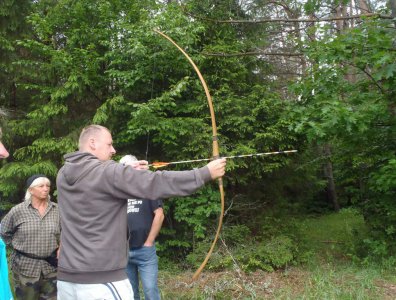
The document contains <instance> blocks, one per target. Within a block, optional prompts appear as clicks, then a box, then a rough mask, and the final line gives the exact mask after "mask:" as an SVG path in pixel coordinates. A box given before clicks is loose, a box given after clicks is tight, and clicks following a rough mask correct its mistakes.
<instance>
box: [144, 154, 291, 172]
mask: <svg viewBox="0 0 396 300" xmlns="http://www.w3.org/2000/svg"><path fill="white" fill-rule="evenodd" d="M295 152H297V150H286V151H276V152H264V153H253V154H242V155H232V156H225V157H221V158H226V159H233V158H244V157H253V156H268V155H276V154H287V153H295ZM209 160H212V158H201V159H190V160H180V161H171V162H154V163H152V164H149V165H148V166H149V167H153V168H154V169H159V168H163V167H166V166H169V165H177V164H189V163H193V162H200V161H209Z"/></svg>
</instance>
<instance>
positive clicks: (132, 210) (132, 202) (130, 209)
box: [127, 199, 143, 214]
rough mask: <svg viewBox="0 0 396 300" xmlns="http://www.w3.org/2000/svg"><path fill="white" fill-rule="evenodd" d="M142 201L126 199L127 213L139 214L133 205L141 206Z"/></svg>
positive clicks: (137, 208)
mask: <svg viewBox="0 0 396 300" xmlns="http://www.w3.org/2000/svg"><path fill="white" fill-rule="evenodd" d="M142 203H143V201H142V200H137V199H128V210H127V213H128V214H129V213H137V212H139V209H140V208H139V207H135V205H142Z"/></svg>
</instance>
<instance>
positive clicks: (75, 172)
mask: <svg viewBox="0 0 396 300" xmlns="http://www.w3.org/2000/svg"><path fill="white" fill-rule="evenodd" d="M64 159H65V164H64V166H63V167H62V174H63V176H64V178H65V180H66V182H67V184H69V185H74V184H75V183H76V182H77V181H78V180H79V179H80V178H83V177H84V176H85V175H86V174H88V173H89V172H90V171H91V170H92V169H93V168H95V167H97V166H98V165H100V164H102V163H103V162H101V161H99V160H98V158H97V157H96V156H95V155H93V154H91V153H88V152H81V151H76V152H73V153H69V154H66V155H65V156H64Z"/></svg>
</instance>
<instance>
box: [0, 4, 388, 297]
mask: <svg viewBox="0 0 396 300" xmlns="http://www.w3.org/2000/svg"><path fill="white" fill-rule="evenodd" d="M395 16H396V3H395V1H393V0H390V1H381V0H372V1H370V2H369V1H366V0H352V1H349V0H343V1H339V0H306V1H297V0H281V1H271V0H239V1H238V0H222V1H215V0H202V1H187V0H186V1H182V0H180V1H172V0H168V1H153V0H140V1H130V0H128V1H127V0H107V1H105V0H95V1H94V0H40V1H31V0H18V1H13V0H3V1H2V2H1V4H0V49H1V52H0V57H1V60H0V65H1V70H2V71H1V73H0V106H1V107H3V108H5V109H6V110H7V111H8V113H9V116H8V118H7V120H6V121H5V122H4V124H3V125H2V126H3V131H4V137H3V140H4V143H5V144H6V145H7V146H8V148H9V150H10V152H11V153H12V155H11V156H10V157H9V158H8V159H6V160H3V161H2V162H0V196H1V202H0V209H1V211H2V212H3V213H4V212H6V211H7V210H8V209H9V208H10V207H12V206H13V205H15V204H16V203H19V202H20V201H21V199H22V197H23V192H24V191H23V186H24V182H25V180H26V178H27V177H28V176H29V175H31V174H34V173H44V174H47V175H48V176H49V177H50V178H51V179H52V182H53V183H54V182H55V180H54V179H55V177H56V174H57V170H58V169H59V168H60V167H61V166H62V163H63V155H64V154H65V153H67V152H72V151H75V150H76V149H77V139H78V135H79V133H80V131H81V129H82V128H83V127H84V126H85V125H88V124H92V123H96V124H102V125H104V126H107V127H108V128H110V129H111V131H112V133H113V138H114V145H115V148H116V150H117V155H116V156H115V159H116V160H117V159H118V158H120V157H121V156H122V155H124V154H134V155H136V156H137V157H138V158H140V159H146V160H148V161H150V162H154V161H177V160H185V159H198V158H208V157H211V143H212V141H211V121H210V117H209V109H208V106H207V101H206V97H205V94H204V91H203V89H202V86H201V84H200V82H199V79H198V77H197V75H196V74H195V73H194V71H193V69H192V67H191V66H190V65H189V63H188V61H187V60H186V59H185V58H184V57H183V55H181V53H180V52H179V51H178V50H177V49H176V48H175V47H174V46H172V45H171V44H170V43H169V42H168V41H166V40H165V39H163V38H162V37H160V36H159V35H158V34H157V33H155V32H154V31H153V30H154V29H159V30H161V31H163V32H165V33H166V34H167V35H169V36H170V37H171V38H172V39H174V40H175V41H176V42H177V43H178V44H179V45H180V46H181V47H182V48H183V49H184V50H185V51H186V52H187V53H188V54H189V55H190V56H191V57H192V59H193V60H194V61H195V62H196V64H197V65H198V66H199V68H200V70H201V72H202V73H203V75H204V77H205V79H206V82H207V83H208V85H209V89H210V91H211V94H212V96H213V102H214V108H215V114H216V118H217V123H218V133H219V143H220V154H221V156H229V155H238V154H249V153H257V152H268V151H280V150H281V151H282V150H290V149H296V150H298V152H297V153H295V154H289V155H285V154H280V155H274V156H266V157H252V158H243V159H232V160H229V161H228V166H227V173H226V175H225V177H224V183H225V194H226V199H225V200H226V202H225V216H224V225H223V230H222V233H221V237H220V242H219V243H218V246H217V247H216V249H215V251H214V253H213V255H212V257H211V259H210V261H209V264H208V267H207V270H210V271H211V272H226V271H227V270H229V271H230V272H231V271H232V272H236V274H237V275H236V276H237V277H238V276H239V277H238V278H239V280H237V282H239V283H238V284H239V285H240V287H241V288H240V290H238V288H235V286H233V287H230V286H225V285H221V284H220V285H219V286H218V287H217V288H214V287H213V283H214V282H218V281H216V280H214V281H213V282H209V281H210V280H209V281H207V282H206V283H207V285H204V287H205V288H206V287H207V286H209V285H210V284H212V287H213V289H212V290H207V289H205V292H202V291H203V290H202V289H201V290H200V291H199V292H196V293H197V294H196V296H197V297H198V298H199V297H204V298H210V297H215V296H216V297H220V298H221V297H222V296H223V297H224V298H227V297H228V296H230V295H232V298H238V297H245V296H249V297H253V298H254V297H258V298H260V297H264V296H263V295H267V296H268V297H274V291H273V290H271V288H270V287H269V286H270V285H271V284H270V283H268V282H264V283H262V282H261V283H260V288H259V289H254V284H253V283H252V282H253V281H246V278H245V277H243V276H248V274H256V273H254V272H275V273H274V274H276V272H281V274H283V275H284V276H286V275H285V274H286V273H285V272H290V268H291V267H292V266H307V265H309V264H310V263H312V262H313V261H315V262H316V264H328V263H329V259H330V257H331V259H330V260H332V261H333V262H337V263H338V264H339V263H341V262H342V263H345V265H348V266H351V265H354V266H357V267H358V268H363V267H365V268H368V266H375V267H374V268H375V269H376V270H378V269H379V270H381V271H380V274H383V273H382V271H383V270H388V271H389V270H391V273H393V277H392V278H393V279H390V283H389V282H388V281H387V283H386V286H387V287H388V289H387V291H385V294H386V293H391V294H392V292H395V294H396V286H395V282H396V279H395V277H394V274H395V272H394V271H395V266H396V254H395V253H396V202H395V199H396V197H395V196H396V195H395V194H396V155H395V153H396V152H395V149H396V82H395V81H396V20H395ZM198 166H200V164H195V165H178V166H169V167H168V168H167V169H168V170H181V169H189V168H192V167H198ZM53 187H54V188H53V191H54V192H53V199H54V200H55V201H56V187H55V186H54V184H53ZM218 199H219V193H218V191H217V188H216V185H215V184H213V185H209V186H207V187H206V188H205V189H203V190H201V191H199V192H198V193H196V194H194V195H193V196H191V197H186V198H183V199H170V200H168V201H166V202H165V211H166V221H165V225H164V227H163V229H162V231H161V236H160V237H159V240H158V249H159V256H160V258H161V266H162V267H161V268H163V269H172V270H179V271H180V270H192V269H194V268H196V267H197V266H198V265H199V264H200V262H201V261H202V260H203V257H204V256H205V254H206V252H207V250H208V248H209V245H210V242H211V241H212V239H213V235H214V233H215V228H216V224H217V221H218V220H217V218H218V215H219V213H220V208H219V207H220V206H219V200H218ZM310 226H311V227H310ZM321 226H323V227H321ZM339 228H342V230H338V231H337V230H336V229H339ZM315 234H317V236H315ZM328 250H329V251H330V252H331V254H329V253H330V252H329V253H328V252H327V251H328ZM324 253H327V254H326V255H324ZM318 254H320V255H319V258H318V256H317V255H318ZM323 259H324V260H323ZM318 261H320V263H319V262H318ZM164 266H166V267H164ZM359 270H361V269H359ZM164 272H165V270H164ZM175 272H176V271H175ZM351 272H352V273H353V274H356V270H355V269H354V271H351ZM164 274H165V273H164ZM265 274H270V273H265ZM321 274H322V276H323V274H324V273H321ZM326 274H328V272H327V271H326ZM300 275H301V274H299V275H298V276H297V277H301V276H300ZM268 276H269V275H268ZM381 276H383V275H380V278H382V279H383V277H381ZM242 277H243V278H245V279H243V280H242ZM259 277H260V278H263V277H265V275H260V276H259ZM302 277H304V275H302ZM308 277H309V276H308ZM336 277H337V276H336ZM309 278H311V279H312V277H309ZM375 278H376V277H375V276H374V277H373V278H371V279H373V280H375ZM327 279H328V280H329V282H332V283H333V284H332V288H334V285H336V282H338V283H339V280H340V278H334V280H335V281H332V280H330V279H329V278H327ZM382 279H381V280H382ZM169 282H170V279H169V278H168V282H167V283H164V287H163V288H164V289H166V285H169ZM227 282H228V283H229V282H232V280H231V281H230V280H227ZM241 282H242V283H243V284H242V283H241ZM371 282H373V281H371ZM381 282H382V281H381ZM247 283H249V284H250V285H249V284H247ZM186 286H189V287H190V288H191V286H190V285H188V284H186ZM252 286H253V287H252ZM373 286H378V285H375V284H374V285H373ZM179 287H180V285H179ZM173 288H174V287H173ZM256 288H257V286H256ZM360 288H361V286H360V285H359V288H358V289H359V290H360ZM358 289H356V293H358ZM368 289H370V288H368ZM176 290H177V289H176ZM192 290H194V288H192ZM259 290H260V291H261V292H262V294H260V293H261V292H260V291H259ZM323 290H324V289H323V287H320V286H318V288H317V289H316V290H315V291H316V292H320V291H323ZM195 291H196V290H195ZM363 291H367V287H363ZM184 292H185V293H187V294H188V296H186V297H187V298H194V297H193V295H195V294H192V293H195V292H192V291H191V289H190V291H184ZM289 292H290V293H291V294H290V295H292V296H290V297H292V298H295V297H294V296H295V295H296V294H293V293H294V292H295V291H294V292H293V291H288V292H287V293H289ZM333 292H334V290H333ZM164 293H165V296H166V293H168V294H167V295H168V296H170V295H172V291H166V290H165V292H164ZM178 293H179V294H178V295H179V296H180V295H181V294H180V291H179V292H178ZM205 293H206V294H205ZM340 293H341V296H342V295H344V294H343V293H346V294H345V295H346V298H345V299H356V294H353V296H351V298H348V295H350V294H348V288H345V289H342V291H341V292H340ZM349 293H350V292H349ZM381 293H382V292H381ZM395 294H393V295H395ZM202 295H204V296H202ZM205 295H206V296H205ZM260 295H261V296H260ZM285 295H286V294H283V296H284V297H285V298H287V296H285ZM288 295H289V294H288ZM293 295H294V296H293ZM331 295H332V294H331ZM335 295H338V296H339V295H340V294H335ZM370 295H372V294H370V293H363V294H362V296H361V298H360V299H366V298H365V297H368V298H367V299H370V297H371V296H370ZM278 296H279V295H278ZM316 296H318V295H316ZM170 297H171V296H170ZM279 297H281V296H279ZM306 297H308V298H309V297H310V296H309V295H308V296H307V295H306ZM312 297H313V298H316V297H314V296H312ZM318 297H319V298H323V297H320V295H319V296H318ZM324 298H326V297H324ZM330 298H331V297H330ZM330 298H328V299H330ZM341 298H342V297H341ZM341 298H339V297H336V298H334V299H341ZM331 299H333V298H331ZM390 299H393V298H392V296H391V298H390Z"/></svg>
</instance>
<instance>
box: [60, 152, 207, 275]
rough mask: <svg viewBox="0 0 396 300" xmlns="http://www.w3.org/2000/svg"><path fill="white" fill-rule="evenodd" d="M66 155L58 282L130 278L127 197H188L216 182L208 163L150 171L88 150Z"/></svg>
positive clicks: (62, 174) (62, 192)
mask: <svg viewBox="0 0 396 300" xmlns="http://www.w3.org/2000/svg"><path fill="white" fill-rule="evenodd" d="M65 159H66V162H65V165H64V166H63V167H62V168H61V169H60V170H59V173H58V176H57V179H56V183H57V190H58V205H59V212H60V216H61V217H60V218H61V226H62V233H61V251H60V255H59V264H58V280H63V281H68V282H74V283H106V282H112V281H119V280H123V279H126V278H127V276H126V273H125V267H126V265H127V256H128V242H127V208H126V206H127V200H126V199H130V198H144V199H149V200H157V199H164V198H169V197H173V196H186V195H189V194H191V193H193V192H194V191H196V190H197V189H198V188H200V187H202V186H203V185H204V184H205V183H206V182H208V181H210V180H211V176H210V172H209V169H208V168H207V167H206V166H205V167H203V168H200V169H194V170H191V171H157V172H151V171H145V170H135V169H133V168H132V167H131V166H124V165H122V164H120V163H116V162H114V161H112V160H110V161H106V162H102V161H100V160H98V159H97V157H96V156H94V155H92V154H90V153H86V152H79V151H78V152H74V153H70V154H67V155H65Z"/></svg>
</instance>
